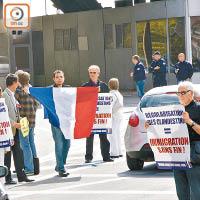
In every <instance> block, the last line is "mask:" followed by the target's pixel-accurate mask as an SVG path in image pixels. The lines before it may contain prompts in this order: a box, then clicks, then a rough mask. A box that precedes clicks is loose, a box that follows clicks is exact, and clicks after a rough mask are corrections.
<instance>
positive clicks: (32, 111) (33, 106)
mask: <svg viewBox="0 0 200 200" xmlns="http://www.w3.org/2000/svg"><path fill="white" fill-rule="evenodd" d="M29 81H30V74H29V73H28V72H23V71H22V72H20V73H18V88H17V90H16V92H15V98H16V99H17V101H18V104H17V106H18V108H19V112H20V117H22V118H23V117H26V118H27V120H28V122H29V134H28V136H26V137H24V136H23V135H22V132H21V131H20V133H19V138H20V146H21V148H22V150H23V154H24V168H25V174H26V175H28V176H31V175H37V174H39V159H38V157H37V152H36V147H35V142H34V128H35V118H36V111H37V108H38V105H39V103H38V102H37V101H36V100H35V99H34V98H33V97H32V96H31V95H30V94H29V91H28V87H29Z"/></svg>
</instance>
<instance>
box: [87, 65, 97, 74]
mask: <svg viewBox="0 0 200 200" xmlns="http://www.w3.org/2000/svg"><path fill="white" fill-rule="evenodd" d="M91 69H96V70H97V71H98V72H99V73H100V68H99V66H97V65H91V66H90V67H89V68H88V71H90V70H91Z"/></svg>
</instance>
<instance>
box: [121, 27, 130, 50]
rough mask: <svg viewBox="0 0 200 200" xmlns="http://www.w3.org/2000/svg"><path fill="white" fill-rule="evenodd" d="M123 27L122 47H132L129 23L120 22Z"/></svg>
mask: <svg viewBox="0 0 200 200" xmlns="http://www.w3.org/2000/svg"><path fill="white" fill-rule="evenodd" d="M122 27H123V47H124V48H132V34H131V24H130V23H126V24H122Z"/></svg>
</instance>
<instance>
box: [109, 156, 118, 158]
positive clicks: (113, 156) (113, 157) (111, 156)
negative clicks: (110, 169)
mask: <svg viewBox="0 0 200 200" xmlns="http://www.w3.org/2000/svg"><path fill="white" fill-rule="evenodd" d="M110 157H111V158H119V156H110Z"/></svg>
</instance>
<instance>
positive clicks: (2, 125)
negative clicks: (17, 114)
mask: <svg viewBox="0 0 200 200" xmlns="http://www.w3.org/2000/svg"><path fill="white" fill-rule="evenodd" d="M11 140H13V134H12V129H11V124H10V120H9V117H8V109H7V107H6V104H5V101H4V99H2V98H1V99H0V148H5V147H9V146H11V142H12V141H11Z"/></svg>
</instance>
